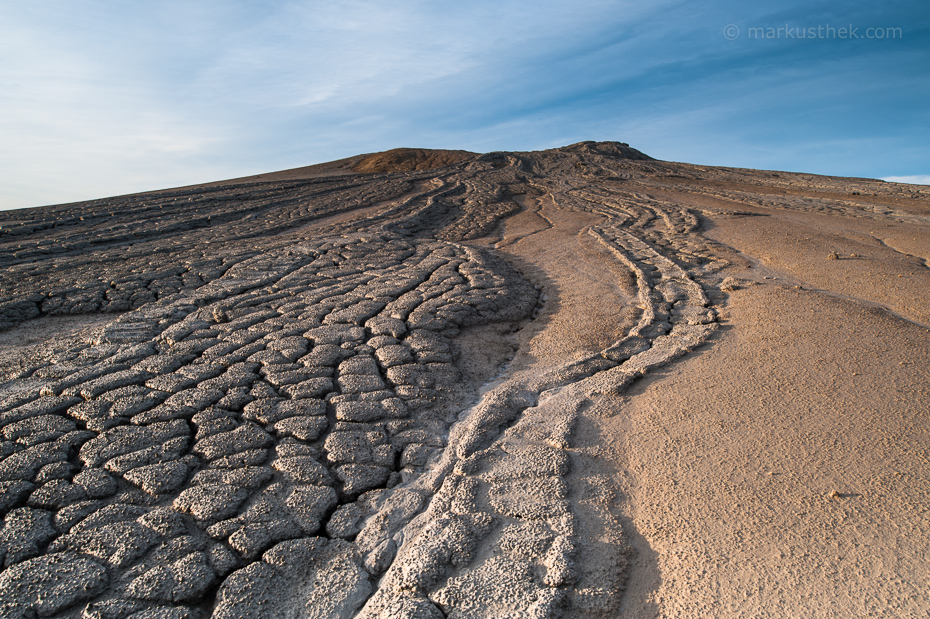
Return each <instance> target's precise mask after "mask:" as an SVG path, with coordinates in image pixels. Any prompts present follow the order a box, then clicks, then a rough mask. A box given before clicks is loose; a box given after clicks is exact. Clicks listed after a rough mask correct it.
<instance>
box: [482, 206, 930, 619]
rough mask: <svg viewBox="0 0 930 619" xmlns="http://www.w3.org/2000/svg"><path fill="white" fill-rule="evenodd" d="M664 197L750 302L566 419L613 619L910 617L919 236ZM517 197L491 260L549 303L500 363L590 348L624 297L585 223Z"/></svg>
mask: <svg viewBox="0 0 930 619" xmlns="http://www.w3.org/2000/svg"><path fill="white" fill-rule="evenodd" d="M657 195H659V194H658V192H657ZM663 197H664V198H666V199H669V198H677V201H679V203H680V202H685V203H688V202H690V203H691V204H692V205H693V207H697V208H702V210H703V213H704V215H705V218H706V219H705V224H704V225H705V228H706V229H705V231H704V233H703V234H704V235H705V236H706V237H707V238H709V239H713V240H716V241H718V242H720V243H723V244H725V245H727V246H729V247H731V248H734V249H736V250H738V251H739V252H741V253H742V255H743V260H739V259H736V260H734V263H735V264H734V266H733V267H731V269H729V270H728V271H727V273H728V274H730V275H732V276H735V277H738V278H741V281H744V282H745V287H742V288H741V289H739V290H735V291H733V292H732V293H731V296H730V299H729V302H728V305H727V307H726V309H725V310H724V312H723V314H722V315H721V322H722V328H721V330H720V331H719V332H718V334H717V335H716V336H715V337H714V339H713V340H712V341H711V342H710V343H708V344H706V345H705V346H704V347H702V348H701V349H699V350H698V351H696V352H694V353H691V354H689V355H688V356H687V357H685V358H684V359H681V360H679V361H677V362H673V363H672V364H670V365H668V366H666V367H665V368H663V370H661V371H659V372H657V373H655V374H652V375H650V376H648V377H646V378H645V379H643V380H641V381H640V382H639V383H637V384H635V385H634V386H633V387H632V388H631V389H629V390H628V391H627V392H626V393H625V394H624V395H623V396H622V397H616V396H610V395H604V394H598V393H596V394H594V395H593V398H592V399H593V402H592V403H591V404H592V405H591V406H590V407H589V408H587V409H586V410H585V411H584V412H583V413H582V415H581V419H580V420H579V426H578V431H577V435H576V439H575V449H574V450H573V460H574V462H575V468H576V469H577V470H576V471H575V472H573V474H572V483H573V484H574V485H575V486H574V487H575V492H576V493H578V494H579V495H583V496H584V497H585V498H584V500H582V501H580V502H579V503H578V504H576V505H578V509H579V511H583V510H584V507H583V506H584V505H586V504H587V505H591V504H592V503H593V504H598V503H599V504H600V505H601V507H600V508H599V509H598V510H595V511H599V512H600V514H601V517H600V518H593V517H591V515H590V514H588V515H587V517H586V515H585V514H581V515H582V519H583V520H585V522H586V523H587V526H588V529H587V530H586V534H587V535H588V536H589V537H599V539H601V540H609V541H612V542H614V543H617V542H619V540H621V538H623V539H625V540H626V541H627V542H628V543H629V544H631V545H632V546H633V552H632V553H629V554H628V556H629V557H630V558H631V560H632V562H633V565H632V569H631V570H630V580H629V582H628V583H627V592H626V594H625V596H624V598H623V605H622V608H621V611H620V615H622V616H625V617H626V616H629V617H864V616H875V617H920V616H927V613H928V612H930V595H928V591H930V567H928V561H927V559H926V558H927V557H928V556H930V536H928V535H927V531H930V509H928V508H930V479H928V471H930V450H928V447H930V441H928V439H930V370H928V368H930V328H928V325H930V309H928V307H930V304H928V302H927V301H928V291H930V270H928V268H927V267H926V265H925V262H924V260H926V259H927V257H928V254H930V251H928V248H930V226H927V225H914V224H905V223H900V222H894V221H888V222H883V221H875V220H871V219H858V218H849V217H837V216H835V215H822V214H816V213H799V212H789V211H782V210H778V209H766V208H752V207H749V206H745V205H741V206H740V211H745V212H755V213H758V214H760V215H764V216H754V217H749V216H733V215H732V214H731V211H729V210H728V209H732V208H733V204H725V203H724V204H722V205H721V203H719V202H718V201H715V200H705V199H702V198H700V197H698V198H695V197H694V196H688V195H684V194H677V195H676V194H675V193H674V192H672V193H671V194H668V193H666V194H664V196H663ZM521 202H522V204H523V206H524V207H525V210H524V211H523V212H521V213H520V214H518V215H516V216H514V217H512V218H511V219H509V220H508V221H507V222H506V225H505V231H504V232H503V238H502V240H501V241H499V242H498V243H497V244H496V246H497V247H498V248H499V249H500V250H501V251H503V252H504V253H506V254H508V255H510V256H511V259H512V260H514V261H515V262H516V263H517V264H520V265H521V267H522V268H523V270H524V273H528V274H529V275H530V276H531V277H532V275H534V274H535V275H536V279H537V280H538V281H539V283H542V284H543V287H544V289H545V290H547V291H554V292H555V294H554V295H553V296H554V297H555V299H551V300H550V302H549V304H548V305H547V308H546V313H544V315H543V316H541V320H539V321H537V322H536V323H535V324H534V326H533V327H532V329H531V330H529V331H528V332H527V333H525V334H524V336H525V338H526V340H527V341H526V342H525V343H524V346H523V348H522V349H521V355H520V356H518V357H517V359H516V361H515V363H514V366H515V368H516V369H519V368H521V367H524V365H523V364H525V363H527V362H529V363H530V365H532V363H533V362H534V361H539V362H543V363H544V362H545V361H546V360H547V359H549V358H551V356H559V357H565V356H571V355H573V354H575V353H578V352H580V351H589V350H595V349H597V348H600V347H603V346H604V345H605V342H604V341H599V340H597V338H595V340H594V341H592V338H594V335H595V334H601V335H603V336H604V337H605V338H607V339H610V337H611V336H607V335H605V334H604V333H603V332H604V327H605V326H611V327H612V328H613V329H614V330H617V331H622V330H623V329H628V328H629V326H630V324H629V321H628V320H623V316H622V313H621V312H618V310H617V308H621V307H623V306H624V305H626V304H629V303H630V299H631V296H630V295H631V291H630V289H629V288H627V289H626V290H624V289H623V288H622V287H621V286H620V285H618V282H622V281H623V277H622V276H620V277H618V276H617V274H615V273H613V272H611V269H610V268H609V267H608V266H607V265H608V264H609V261H608V260H606V259H604V258H603V257H599V256H598V255H597V253H596V250H594V249H592V248H591V247H590V246H587V244H586V243H584V242H583V240H582V239H583V237H579V235H578V232H579V230H581V229H582V227H583V226H587V225H592V224H594V223H596V218H595V217H594V216H591V215H588V214H579V213H567V212H565V211H559V210H558V209H557V208H554V207H553V205H552V203H551V202H550V201H548V199H542V200H536V199H525V198H524V199H523V200H522V201H521ZM540 207H541V208H540ZM724 207H726V208H724ZM928 223H930V221H928ZM833 251H835V252H837V254H838V257H839V259H838V260H837V259H831V258H830V257H829V253H830V252H833ZM730 257H731V258H732V257H733V256H732V255H730ZM530 262H532V263H533V265H534V266H533V267H531V268H529V269H527V268H525V266H524V265H526V264H528V263H530ZM533 329H535V330H533ZM614 337H615V335H614ZM589 395H591V394H590V393H589ZM598 493H600V495H601V496H599V497H594V498H595V499H599V500H589V498H590V497H592V496H594V495H597V494H598ZM618 510H619V512H620V513H621V514H622V515H621V516H620V518H619V521H620V522H622V524H621V525H620V526H619V527H618V528H619V529H622V532H621V531H618V530H616V529H615V530H613V532H611V530H610V529H611V525H610V523H609V520H610V519H609V517H606V520H605V516H604V514H607V513H608V512H613V513H615V514H616V512H617V511H618ZM604 522H608V524H607V526H606V527H605V526H604ZM614 526H615V527H616V525H614ZM589 542H590V540H589ZM587 548H588V549H589V550H591V549H593V548H594V545H592V544H590V543H589V544H588V546H587ZM604 560H605V558H604V556H601V554H598V553H597V552H592V553H590V554H586V555H585V561H587V562H589V563H591V562H596V561H604ZM607 560H616V557H612V558H609V559H607ZM605 584H606V583H605Z"/></svg>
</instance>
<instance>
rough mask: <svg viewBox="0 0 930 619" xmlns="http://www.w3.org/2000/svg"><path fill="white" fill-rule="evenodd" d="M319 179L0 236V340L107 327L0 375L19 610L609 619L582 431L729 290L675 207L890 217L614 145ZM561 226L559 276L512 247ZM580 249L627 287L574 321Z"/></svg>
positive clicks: (601, 483) (381, 162)
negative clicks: (598, 319) (746, 206)
mask: <svg viewBox="0 0 930 619" xmlns="http://www.w3.org/2000/svg"><path fill="white" fill-rule="evenodd" d="M347 161H348V160H347ZM306 170H308V171H307V172H306V173H303V172H300V171H299V170H298V171H292V173H291V174H289V175H284V176H286V178H285V177H278V178H272V179H271V180H268V178H264V179H263V177H254V178H250V179H239V180H236V181H228V182H223V183H212V184H210V185H204V186H197V187H188V188H182V189H175V190H167V191H159V192H152V193H146V194H138V195H132V196H123V197H117V198H108V199H101V200H95V201H91V202H84V203H78V204H68V205H61V206H50V207H42V208H37V209H26V210H22V211H12V212H7V213H3V214H2V216H0V219H2V221H0V328H3V329H7V330H14V331H15V330H16V329H21V328H23V326H24V325H28V324H31V322H35V319H38V320H40V321H41V320H46V321H53V320H55V319H56V317H62V316H76V315H93V316H100V315H103V316H109V317H111V320H107V321H104V322H102V323H100V324H98V325H97V326H96V327H94V328H89V329H87V330H84V331H78V332H75V333H71V334H66V335H60V336H58V337H55V338H51V339H48V338H46V339H45V340H43V341H42V342H40V343H37V344H34V345H29V346H22V347H19V348H18V349H17V351H16V352H15V354H14V353H11V354H9V355H7V356H5V357H4V358H3V361H2V365H0V370H2V372H3V375H2V382H0V518H2V528H0V565H2V571H0V615H2V616H4V617H11V618H12V617H24V618H26V617H30V618H31V617H83V618H88V619H89V618H100V619H116V618H120V617H131V618H133V619H156V618H157V619H169V618H170V619H182V618H187V617H216V618H218V619H236V618H243V617H262V618H272V617H320V618H324V617H345V618H348V617H365V618H375V617H392V618H403V617H409V618H414V617H416V618H426V617H436V618H439V617H450V618H451V617H455V618H457V619H465V618H473V617H474V618H478V617H504V616H506V617H540V618H542V617H556V616H561V615H564V616H570V617H612V616H615V613H616V609H617V607H618V604H619V603H620V600H621V595H622V591H623V588H624V583H625V579H626V578H627V576H628V566H629V562H630V547H629V540H628V539H626V538H625V536H624V533H623V527H622V526H621V519H620V515H619V514H618V512H617V511H616V509H615V507H614V506H615V504H616V499H615V498H611V497H612V496H614V491H613V490H611V489H610V487H609V486H610V483H611V482H610V480H609V476H605V475H604V474H603V473H604V471H603V470H597V466H596V465H595V464H585V465H584V466H582V465H581V464H580V463H581V462H582V460H584V458H585V457H587V456H585V454H584V453H581V452H576V451H573V445H574V441H575V439H574V436H575V432H576V428H577V427H578V424H579V419H583V415H584V414H585V411H586V410H588V409H589V408H591V406H593V405H596V404H597V402H599V401H600V400H599V399H598V398H602V397H608V396H610V397H616V396H618V395H622V394H623V393H624V391H625V390H626V389H627V388H628V386H629V385H630V384H631V383H633V381H635V380H636V379H638V378H639V377H642V376H643V375H645V374H647V373H649V372H650V371H652V370H654V369H655V368H658V367H661V366H663V365H665V364H667V363H668V362H669V361H670V360H672V359H675V358H677V357H680V356H682V355H684V354H686V353H687V352H689V351H691V350H693V349H695V348H696V347H698V346H700V345H701V344H702V343H704V342H706V341H707V340H708V338H710V337H711V336H712V335H713V334H714V333H715V331H716V330H717V329H718V319H719V318H718V313H719V310H720V308H721V306H722V304H723V303H724V301H725V299H726V293H727V291H729V290H733V289H734V288H735V287H738V285H739V282H737V281H736V280H733V279H732V278H731V279H730V280H726V273H725V269H726V268H727V267H728V266H729V265H731V264H732V263H733V262H734V261H739V260H740V259H741V258H740V256H739V255H738V254H737V252H735V251H733V250H731V249H729V248H726V247H724V246H722V245H720V244H719V243H716V242H714V241H710V240H708V239H707V238H705V237H704V236H702V235H701V233H700V231H701V226H702V218H701V214H700V212H699V211H698V210H696V209H694V208H689V207H686V206H682V205H680V204H677V203H675V202H672V201H668V200H666V199H663V198H662V197H661V196H660V195H659V194H661V192H662V191H663V190H665V189H667V188H668V187H669V186H670V185H675V186H676V187H678V188H679V189H680V190H681V188H682V187H685V188H686V189H684V190H687V191H690V192H691V193H693V194H694V195H699V196H703V197H707V198H708V199H710V198H715V197H716V198H720V197H723V198H724V199H728V200H732V201H733V203H734V204H735V203H739V202H747V201H752V202H756V201H757V202H759V203H767V204H768V205H769V206H772V205H773V204H774V206H776V207H777V208H781V209H787V210H789V211H790V210H797V211H801V212H811V211H812V210H818V211H820V212H840V213H842V214H844V215H852V216H856V217H865V218H869V217H873V218H874V217H879V216H882V217H887V216H889V214H888V213H887V212H886V211H884V210H882V211H881V212H879V209H877V208H873V207H872V206H870V205H869V203H868V201H860V202H853V201H850V200H840V199H838V198H837V199H823V200H821V201H819V202H817V203H816V204H814V203H811V202H810V201H809V200H807V199H806V198H805V197H803V196H801V195H797V194H796V192H795V190H796V189H797V187H798V186H799V185H801V184H803V185H805V186H808V187H810V186H812V185H817V187H818V188H819V189H818V190H820V191H823V192H830V191H838V189H837V187H838V185H837V184H835V183H833V181H831V180H830V179H826V178H822V177H821V178H815V177H810V176H801V175H788V174H784V175H781V176H779V175H767V173H766V175H764V176H763V173H756V172H753V171H746V170H726V169H711V168H698V167H696V166H685V165H682V164H670V163H665V162H659V161H655V160H652V159H650V158H649V157H647V156H646V155H643V154H642V153H640V152H638V151H636V150H634V149H632V148H630V147H629V146H627V145H626V144H619V143H613V142H602V143H594V142H584V143H581V144H576V145H573V146H569V147H565V148H561V149H555V150H550V151H542V152H535V153H490V154H483V155H479V154H473V153H467V152H465V151H441V152H438V153H437V152H430V151H422V150H414V149H401V150H398V151H389V152H388V153H382V154H379V155H371V156H367V157H363V158H354V159H352V160H351V161H349V163H347V164H345V165H342V166H341V167H338V174H337V173H335V172H334V173H333V174H328V173H327V171H326V169H325V168H324V169H322V171H321V169H319V168H315V169H312V170H311V169H310V168H308V169H306ZM272 176H273V175H272ZM763 177H764V182H765V183H766V187H767V188H768V190H767V191H765V192H761V191H754V190H753V187H756V188H758V187H759V182H761V181H760V179H761V178H763ZM831 183H833V184H831ZM863 183H865V184H868V183H869V182H868V181H863ZM872 185H875V186H877V185H878V184H877V183H873V184H872ZM872 185H869V186H870V187H872ZM772 188H774V189H776V190H777V191H773V190H772ZM872 188H873V190H875V191H878V190H879V189H880V188H879V189H875V187H872ZM882 191H886V192H889V193H888V195H889V196H891V197H894V198H895V199H898V198H902V199H903V197H906V196H903V197H902V195H898V194H892V193H891V192H894V191H897V192H899V193H900V192H901V191H902V190H900V188H894V187H890V186H889V188H886V189H882ZM651 192H652V193H651ZM793 192H794V193H793ZM741 213H742V215H741ZM521 215H524V216H526V217H529V216H533V217H536V219H537V220H538V222H537V223H538V225H536V224H532V225H531V224H529V223H527V224H525V226H524V228H519V227H511V228H508V225H509V224H508V223H507V222H509V221H511V220H514V221H516V220H515V219H514V218H516V217H517V216H521ZM732 216H734V217H738V216H748V214H747V213H745V212H743V211H740V210H738V209H735V210H734V211H733V214H732ZM890 216H893V217H898V218H900V219H902V220H906V219H907V218H908V217H915V215H912V214H909V213H908V212H907V211H906V210H901V211H900V212H895V213H892V214H891V215H890ZM559 218H562V219H559ZM572 218H574V219H572ZM534 221H535V220H534ZM569 221H571V222H576V223H571V224H569V223H566V222H569ZM578 222H580V223H578ZM520 225H524V224H520ZM527 226H528V227H527ZM533 226H535V227H533ZM566 226H567V227H566ZM571 226H575V228H572V227H571ZM521 230H522V231H521ZM563 230H570V232H567V233H564V234H565V235H564V239H563V242H564V243H565V245H563V246H555V245H553V246H549V247H545V248H543V251H544V252H546V255H548V252H552V253H553V255H554V254H557V253H558V252H563V253H564V254H565V255H564V256H561V257H560V258H559V260H561V262H559V265H561V266H560V267H559V268H561V269H562V270H559V269H557V268H554V267H553V268H552V269H548V267H544V266H538V265H539V264H541V262H540V261H541V258H542V257H543V255H542V254H540V253H535V254H534V253H533V252H534V251H536V250H525V251H524V250H521V249H520V247H523V246H524V245H520V241H521V240H522V239H529V238H531V236H532V235H540V234H544V233H546V231H556V232H558V231H563ZM560 233H561V232H560ZM560 238H561V237H560ZM570 244H575V245H570ZM566 248H568V249H566ZM576 251H577V252H582V251H584V252H588V253H589V254H590V255H594V256H597V257H598V258H597V261H598V263H599V265H600V266H599V273H598V276H599V278H600V281H603V282H605V286H608V288H610V290H609V291H608V293H609V295H613V296H609V297H602V298H599V300H592V301H590V302H589V304H588V305H587V306H585V305H584V304H583V303H582V305H580V306H573V305H572V304H571V303H572V301H571V298H572V297H571V294H570V293H571V291H572V286H573V285H574V284H573V283H572V282H574V281H575V280H573V279H572V277H571V276H570V275H567V276H564V278H563V279H560V277H563V276H562V275H559V273H566V272H569V273H570V272H571V269H572V268H573V267H572V264H573V262H572V260H574V259H575V257H574V256H575V253H574V252H576ZM521 252H522V253H521ZM547 269H548V270H547ZM582 292H584V291H582ZM608 293H605V294H608ZM605 298H607V299H608V302H607V306H608V307H607V308H605V307H603V305H604V302H603V299H605ZM578 307H581V310H579V309H577V308H578ZM585 308H587V309H585ZM605 309H610V310H611V311H614V310H616V311H615V317H614V318H613V319H611V321H612V322H606V319H605V322H603V323H602V324H600V325H597V327H596V328H595V329H593V330H594V331H598V333H591V331H592V329H590V328H580V327H579V329H578V330H577V331H576V332H577V333H578V334H579V335H578V342H575V341H570V340H572V338H571V337H566V336H563V335H559V334H560V333H562V332H561V331H557V329H559V328H563V327H560V326H559V325H561V324H563V323H561V322H559V321H560V320H562V318H563V317H564V319H565V321H567V322H565V323H564V324H574V323H573V322H572V321H577V320H579V319H580V317H581V315H582V314H584V313H585V312H595V311H596V310H597V311H602V310H605ZM592 315H593V314H592ZM30 321H31V322H30ZM550 328H551V329H556V331H547V329H550ZM565 328H568V327H565ZM550 332H551V333H555V335H554V336H553V338H555V339H556V340H558V341H560V342H561V344H560V345H561V346H563V347H564V348H565V350H564V351H563V352H559V351H555V352H551V350H550V349H545V350H544V349H542V348H540V349H539V350H536V349H531V348H530V347H529V342H530V341H531V339H532V338H533V337H536V336H539V337H542V336H544V335H545V334H546V333H550ZM601 332H602V333H601ZM595 336H597V337H595ZM559 338H561V339H559ZM598 338H600V339H598ZM605 338H606V339H605ZM589 340H590V341H589ZM595 340H596V341H595ZM534 341H539V340H534ZM592 342H594V343H592ZM560 350H561V349H560ZM547 351H549V352H547ZM515 355H516V357H515ZM511 360H512V361H511ZM508 362H511V363H510V365H509V366H508V365H507V363H508ZM585 488H587V490H584V489H585Z"/></svg>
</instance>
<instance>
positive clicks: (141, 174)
mask: <svg viewBox="0 0 930 619" xmlns="http://www.w3.org/2000/svg"><path fill="white" fill-rule="evenodd" d="M644 4H646V3H643V2H626V1H606V0H577V1H575V2H572V3H568V2H565V1H562V2H551V1H548V0H535V1H533V2H529V1H522V0H521V1H512V2H508V1H507V0H496V1H485V0H473V1H472V2H448V1H443V0H433V1H432V2H427V1H425V0H424V1H408V0H394V1H393V2H390V3H388V2H370V1H338V0H329V1H327V2H316V1H313V2H308V1H303V2H297V1H269V2H254V1H253V2H244V1H236V0H224V1H222V2H221V1H218V0H217V1H214V0H207V1H198V0H188V1H184V2H180V1H179V2H175V1H166V2H159V1H152V2H147V3H141V2H116V1H112V0H111V1H104V0H100V1H84V0H43V1H42V2H22V1H21V0H17V1H15V2H13V1H8V0H0V208H16V207H25V206H38V205H43V204H52V203H60V202H68V201H75V200H81V199H91V198H97V197H103V196H109V195H117V194H123V193H130V192H136V191H144V190H151V189H159V188H166V187H173V186H179V185H184V184H191V183H198V182H206V181H212V180H219V179H224V178H232V177H236V176H243V175H248V174H254V173H259V172H268V171H273V170H280V169H285V168H290V167H297V166H302V165H309V164H312V163H318V162H322V161H329V160H332V159H338V158H341V157H346V156H350V155H354V154H358V153H363V152H374V151H379V150H386V149H388V148H394V147H398V146H418V147H427V148H462V149H468V150H475V151H481V152H485V151H491V150H536V149H542V148H550V147H555V146H562V145H565V144H569V143H573V142H577V141H581V140H587V139H593V140H618V141H623V142H629V143H630V144H631V145H632V146H634V147H636V148H638V149H640V150H642V151H643V152H645V153H647V154H649V155H652V156H654V157H658V158H660V159H667V160H674V161H687V162H691V163H699V164H706V165H729V166H739V167H753V168H765V169H778V170H791V171H805V172H815V173H822V174H836V175H845V176H868V177H876V178H887V177H892V176H894V177H907V178H911V179H912V180H915V179H918V177H920V176H921V175H924V180H923V182H930V4H928V3H927V2H926V0H913V1H900V2H895V1H884V2H858V1H855V0H847V1H844V2H837V1H833V2H816V1H813V2H812V1H806V2H772V1H768V0H762V1H761V2H757V3H753V4H752V5H751V6H750V4H749V3H746V2H736V1H721V2H694V1H690V2H681V1H671V0H656V1H654V2H651V3H649V4H648V6H644ZM732 26H735V27H736V30H734V29H733V28H732ZM818 26H820V27H821V28H822V35H819V38H806V39H800V38H798V35H799V34H800V32H799V31H800V30H801V29H804V30H805V31H806V30H807V29H810V28H815V29H816V28H817V27H818ZM828 26H829V27H831V28H834V29H835V32H834V34H832V35H830V33H829V31H828V30H826V28H827V27H828ZM849 26H852V27H853V28H855V29H856V35H857V37H858V38H851V37H850V36H849V33H847V34H846V37H845V38H843V35H842V33H841V32H840V31H839V28H842V27H849ZM728 27H730V28H729V29H727V28H728ZM755 28H763V29H768V28H773V29H777V28H782V31H781V32H778V31H777V30H776V31H774V32H772V33H771V34H772V35H773V36H769V37H768V38H766V30H751V29H755ZM869 28H877V29H882V33H883V34H884V35H885V36H884V38H876V35H877V33H876V32H874V31H869V30H868V29H869ZM895 28H897V29H900V30H898V31H894V30H887V29H895ZM737 30H738V32H737ZM753 33H755V34H753ZM727 35H729V36H727ZM792 35H794V36H792ZM869 35H871V37H872V38H868V37H869Z"/></svg>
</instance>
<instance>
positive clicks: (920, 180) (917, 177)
mask: <svg viewBox="0 0 930 619" xmlns="http://www.w3.org/2000/svg"><path fill="white" fill-rule="evenodd" d="M882 180H883V181H888V182H889V183H909V184H911V185H930V174H912V175H910V176H884V177H882Z"/></svg>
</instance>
